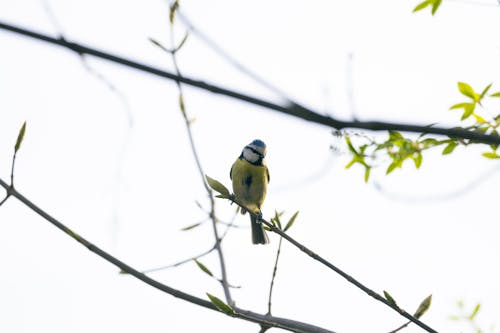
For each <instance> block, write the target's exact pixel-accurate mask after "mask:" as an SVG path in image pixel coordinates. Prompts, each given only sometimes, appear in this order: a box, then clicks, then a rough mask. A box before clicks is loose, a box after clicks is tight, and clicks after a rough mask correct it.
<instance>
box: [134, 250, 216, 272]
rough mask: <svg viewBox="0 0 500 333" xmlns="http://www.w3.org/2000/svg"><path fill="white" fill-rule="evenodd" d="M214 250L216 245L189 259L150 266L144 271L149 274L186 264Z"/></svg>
mask: <svg viewBox="0 0 500 333" xmlns="http://www.w3.org/2000/svg"><path fill="white" fill-rule="evenodd" d="M213 250H215V246H213V247H212V248H210V249H209V250H207V251H205V252H202V253H200V254H198V255H196V256H193V257H189V258H187V259H183V260H181V261H178V262H176V263H173V264H170V265H166V266H160V267H155V268H149V269H146V270H143V271H142V273H143V274H148V273H153V272H158V271H161V270H164V269H168V268H173V267H178V266H181V265H184V264H186V263H188V262H190V261H193V260H195V259H200V258H202V257H204V256H206V255H207V254H209V253H211V252H212V251H213Z"/></svg>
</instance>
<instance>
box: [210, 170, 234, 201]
mask: <svg viewBox="0 0 500 333" xmlns="http://www.w3.org/2000/svg"><path fill="white" fill-rule="evenodd" d="M205 178H206V180H207V183H208V186H210V187H211V188H212V189H213V190H214V191H215V192H218V193H220V194H222V195H224V196H228V197H229V196H230V195H231V194H230V193H229V190H228V189H227V188H226V187H225V186H224V185H222V183H220V182H219V181H217V180H215V179H213V178H210V177H209V176H207V175H205Z"/></svg>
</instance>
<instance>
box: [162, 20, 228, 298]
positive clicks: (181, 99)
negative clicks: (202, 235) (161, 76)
mask: <svg viewBox="0 0 500 333" xmlns="http://www.w3.org/2000/svg"><path fill="white" fill-rule="evenodd" d="M170 42H171V44H172V46H174V45H175V39H174V25H173V23H172V24H171V25H170ZM169 53H170V55H171V56H172V62H173V64H174V68H175V72H176V76H177V77H179V78H181V77H182V74H181V71H180V68H179V65H178V63H177V57H176V52H169ZM175 82H176V84H177V88H178V90H179V105H180V108H181V113H182V116H183V117H184V122H185V125H186V130H187V133H188V138H189V144H190V146H191V151H192V152H193V156H194V159H195V162H196V166H197V167H198V171H199V174H200V177H201V181H202V183H203V186H204V187H205V190H206V191H207V195H208V197H209V200H210V214H209V215H210V219H211V220H212V229H213V233H214V238H215V249H216V250H217V254H218V256H219V264H220V270H221V275H222V279H221V284H222V288H223V290H224V296H225V298H226V302H227V303H228V304H229V305H231V306H232V305H233V304H234V302H233V299H232V297H231V292H230V290H229V283H228V280H227V273H226V264H225V260H224V253H223V252H222V246H221V239H220V237H219V232H218V230H217V217H216V215H215V200H214V197H213V193H212V190H211V189H210V187H208V185H207V183H206V181H205V173H204V172H203V167H202V165H201V162H200V158H199V156H198V151H197V149H196V145H195V143H194V138H193V134H192V132H191V121H190V120H189V118H188V116H187V113H186V110H185V104H184V93H183V89H182V84H181V80H176V81H175Z"/></svg>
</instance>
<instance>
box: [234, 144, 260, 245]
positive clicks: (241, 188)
mask: <svg viewBox="0 0 500 333" xmlns="http://www.w3.org/2000/svg"><path fill="white" fill-rule="evenodd" d="M265 157H266V144H265V143H264V142H262V141H261V140H253V141H252V142H251V143H250V144H248V145H246V146H245V148H243V151H242V152H241V155H240V156H239V157H238V159H237V160H236V162H234V163H233V166H232V167H231V172H230V174H229V175H230V177H231V180H232V181H233V192H234V196H235V198H236V200H238V201H239V202H241V203H242V204H243V205H245V206H246V207H247V208H248V209H249V210H251V211H252V212H253V213H255V214H258V215H260V214H261V211H260V208H261V206H262V204H263V203H264V199H265V197H266V191H267V184H268V183H269V170H268V169H267V166H266V164H265V161H264V158H265ZM241 213H242V214H245V213H246V210H245V209H242V211H241ZM250 222H251V226H252V243H253V244H267V243H269V238H268V237H267V235H266V232H265V231H264V229H263V228H262V224H261V223H260V222H258V221H257V218H256V217H255V216H253V215H250Z"/></svg>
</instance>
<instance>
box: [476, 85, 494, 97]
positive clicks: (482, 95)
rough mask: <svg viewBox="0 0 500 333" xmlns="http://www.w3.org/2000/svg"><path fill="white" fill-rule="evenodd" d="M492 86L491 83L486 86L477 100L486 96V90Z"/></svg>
mask: <svg viewBox="0 0 500 333" xmlns="http://www.w3.org/2000/svg"><path fill="white" fill-rule="evenodd" d="M492 84H493V83H490V84H488V85H487V86H486V88H484V89H483V91H482V92H481V95H479V99H483V97H484V96H485V95H486V93H488V90H490V88H491V85H492Z"/></svg>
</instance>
